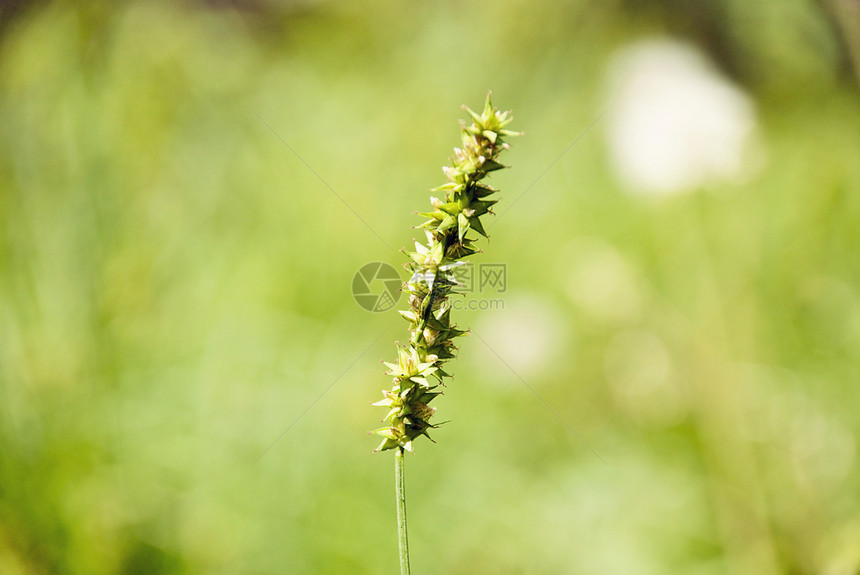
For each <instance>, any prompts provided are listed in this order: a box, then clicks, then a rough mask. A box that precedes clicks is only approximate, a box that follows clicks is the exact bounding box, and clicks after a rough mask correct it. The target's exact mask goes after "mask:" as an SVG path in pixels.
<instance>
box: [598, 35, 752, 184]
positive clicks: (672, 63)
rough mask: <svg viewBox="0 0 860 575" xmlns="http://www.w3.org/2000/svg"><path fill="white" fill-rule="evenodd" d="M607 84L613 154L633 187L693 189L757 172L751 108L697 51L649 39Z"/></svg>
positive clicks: (627, 53)
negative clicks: (752, 169) (753, 146)
mask: <svg viewBox="0 0 860 575" xmlns="http://www.w3.org/2000/svg"><path fill="white" fill-rule="evenodd" d="M609 85H610V94H611V98H610V102H609V113H608V118H607V123H606V125H607V137H608V141H609V150H610V155H611V158H612V161H613V162H614V164H615V169H616V171H617V173H618V176H619V177H620V178H621V179H622V180H623V181H624V183H625V184H626V185H627V186H628V187H629V188H630V189H631V190H633V191H638V192H645V193H653V194H671V193H677V192H682V191H688V190H691V189H694V188H696V187H698V186H701V185H703V184H705V183H707V182H709V181H712V180H722V181H737V180H739V179H742V178H743V177H744V176H745V175H747V173H748V172H749V171H750V170H751V168H753V167H754V164H755V163H756V162H753V161H751V157H752V156H751V152H752V151H753V150H752V149H751V144H752V136H753V133H754V129H755V112H754V109H753V104H752V102H751V101H750V99H749V97H748V96H747V95H745V94H744V93H743V92H742V91H741V90H740V89H739V88H738V87H736V86H734V85H733V84H731V83H730V82H729V81H728V80H727V79H726V78H724V77H722V76H721V75H720V74H719V73H718V72H717V71H716V70H715V69H714V68H713V66H712V65H711V64H710V62H709V61H708V60H707V58H706V57H705V56H704V55H703V54H702V53H701V52H699V51H698V50H697V49H696V48H694V47H692V46H690V45H688V44H685V43H681V42H677V41H672V40H651V41H647V42H641V43H637V44H635V45H633V46H630V47H627V48H625V49H622V50H621V52H620V53H618V54H617V55H616V56H615V57H614V58H613V60H612V63H611V65H610V68H609Z"/></svg>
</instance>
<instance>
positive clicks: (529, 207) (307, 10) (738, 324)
mask: <svg viewBox="0 0 860 575" xmlns="http://www.w3.org/2000/svg"><path fill="white" fill-rule="evenodd" d="M838 4H839V2H838V0H837V1H835V2H826V1H824V2H819V3H816V2H807V1H805V0H786V2H767V3H745V2H741V1H740V0H732V1H729V2H725V3H705V2H688V3H683V2H677V1H674V2H666V3H647V2H636V1H632V0H625V1H614V2H607V3H598V2H586V1H584V0H583V1H571V2H563V3H545V4H540V3H534V2H526V1H524V0H506V1H503V2H497V3H489V4H488V3H468V4H455V3H452V2H438V3H432V2H424V3H415V2H411V3H407V2H401V1H396V0H391V1H384V2H377V3H374V2H369V3H361V4H359V3H350V2H310V1H293V2H286V3H275V2H266V1H263V0H258V1H256V2H208V3H207V2H200V1H198V2H193V1H191V0H186V1H182V2H155V1H128V2H115V3H102V2H71V1H66V2H63V1H54V2H33V3H27V2H18V3H8V5H7V6H4V7H3V8H2V9H0V10H2V11H0V16H2V18H3V19H2V20H0V232H2V233H0V573H2V574H3V575H19V574H55V573H56V574H81V575H102V574H113V573H121V574H147V575H158V574H174V573H175V574H180V573H189V574H190V573H212V574H225V575H226V574H244V573H247V574H270V573H271V574H274V573H290V574H305V573H307V574H319V573H338V574H340V573H350V574H359V573H394V572H396V571H397V552H396V543H397V542H396V532H395V517H394V511H395V509H394V489H393V488H394V479H393V461H392V459H393V458H392V457H391V454H390V453H384V454H371V450H372V449H373V447H374V446H375V445H376V443H377V441H376V440H375V438H373V437H368V436H367V435H366V432H367V430H370V429H373V428H375V427H377V426H378V418H379V417H380V413H379V410H378V409H377V408H373V407H371V406H370V402H372V401H377V400H378V399H380V397H381V396H380V390H381V389H382V388H383V387H386V386H387V384H388V383H389V382H388V380H387V378H386V377H385V376H384V375H383V373H382V372H383V371H384V367H383V366H381V365H380V364H379V363H378V360H380V359H386V360H390V359H391V358H392V357H393V354H394V341H395V340H398V339H404V338H406V337H407V335H406V332H405V327H406V326H405V323H404V322H403V320H402V319H400V318H399V316H397V314H396V313H395V312H394V311H390V312H386V313H376V314H374V313H369V312H367V311H365V310H364V309H361V308H360V307H359V306H358V305H356V303H355V301H353V298H352V295H351V293H350V286H351V282H352V278H353V274H354V273H355V271H356V270H357V269H358V268H359V267H361V266H362V265H363V264H365V263H367V262H373V261H385V262H389V263H391V264H393V265H396V266H398V268H399V266H400V264H401V263H402V262H403V261H404V256H403V255H402V254H400V253H399V252H398V250H399V249H401V248H403V247H407V246H408V245H409V243H410V241H411V239H412V238H413V237H416V235H417V233H416V231H415V230H412V229H410V226H414V225H417V224H418V223H420V221H421V220H420V219H419V218H418V217H417V216H415V215H414V214H413V212H414V211H416V210H425V209H427V208H428V207H429V201H428V200H429V195H430V194H429V191H428V190H429V188H431V187H433V186H436V185H439V184H441V183H443V182H444V177H443V175H442V173H441V171H440V170H439V168H440V166H441V165H443V164H444V163H445V160H446V158H447V157H448V156H450V154H451V148H452V147H453V146H455V145H457V143H458V127H457V118H460V117H463V114H464V113H463V112H462V110H460V109H459V107H460V105H461V104H468V105H470V106H472V107H478V106H480V105H481V104H482V102H483V99H484V96H485V94H486V91H487V90H488V89H492V90H493V93H494V100H495V103H496V104H497V105H499V106H500V107H501V108H502V109H512V110H513V112H514V117H515V123H514V124H513V126H512V128H514V129H520V130H524V131H525V132H526V136H525V137H523V138H518V139H516V140H513V141H512V146H513V148H512V150H511V151H510V152H509V153H507V154H506V156H505V157H504V158H503V161H505V163H507V164H509V165H511V166H512V169H511V170H506V171H503V172H500V173H499V174H497V175H494V176H493V178H492V180H493V182H492V183H493V184H494V185H495V186H496V187H498V188H500V189H501V190H502V193H501V194H500V196H501V199H502V202H501V203H500V204H499V205H498V207H497V209H496V212H497V214H499V215H497V216H496V220H495V222H494V223H493V225H492V227H491V228H490V230H489V231H490V235H491V240H490V241H489V242H484V243H483V247H484V249H485V252H486V253H485V254H482V255H481V256H479V257H478V259H477V260H476V261H483V262H501V263H505V264H506V265H507V279H508V289H507V291H506V293H505V294H504V309H492V310H472V311H463V312H461V313H460V315H459V316H457V317H458V318H459V320H458V323H459V325H460V326H463V327H470V328H472V330H473V336H472V337H468V338H463V339H462V340H461V344H460V346H461V351H460V358H459V359H457V360H456V361H455V362H453V363H452V364H451V367H452V368H453V369H452V371H453V373H454V374H455V379H454V381H453V383H452V384H450V385H449V386H448V389H447V391H446V393H445V395H444V396H443V397H441V398H439V399H438V400H437V403H436V405H437V407H438V408H439V413H438V414H437V416H436V419H437V421H438V422H441V421H448V423H446V424H445V425H443V426H441V427H440V428H439V429H438V430H436V431H435V433H434V434H433V436H434V439H435V440H436V441H438V443H437V444H435V445H434V444H431V443H430V442H428V441H424V442H423V443H420V444H419V445H417V446H416V455H414V456H408V457H407V461H406V474H407V490H408V509H409V522H410V523H409V530H410V539H411V544H412V545H411V546H412V562H413V570H414V572H415V573H418V574H423V573H427V574H429V573H468V574H483V573H487V574H490V573H492V574H497V573H521V574H556V573H558V574H567V573H573V574H578V573H583V574H585V573H600V574H603V575H608V574H625V575H635V574H643V575H649V574H659V573H691V574H697V575H710V574H722V573H733V574H735V573H736V574H756V575H769V574H776V573H796V574H804V573H810V574H812V573H826V574H829V575H843V574H844V575H849V574H856V573H860V491H858V489H857V487H858V483H859V482H860V472H858V465H860V463H858V432H860V410H858V406H860V389H858V385H857V384H858V382H860V257H858V251H860V162H858V158H860V96H858V90H857V82H858V77H857V76H856V74H855V73H854V72H853V70H856V69H857V68H856V67H852V66H856V63H857V62H858V54H857V53H856V52H853V51H852V49H851V43H850V41H849V40H850V38H851V36H850V34H849V33H848V32H847V30H848V29H849V26H848V25H846V24H845V22H844V20H842V21H840V16H839V14H840V13H839V11H838V10H836V9H832V8H833V6H836V5H838ZM715 5H719V6H720V8H716V7H715ZM649 37H661V38H679V39H682V40H684V41H686V42H688V43H690V44H692V45H694V46H697V47H698V48H699V49H700V50H701V51H702V52H703V53H705V54H707V55H708V58H710V59H711V60H712V61H713V62H714V63H715V64H714V65H715V67H717V68H718V69H720V70H721V73H722V74H724V75H725V76H726V77H728V78H730V80H731V82H733V83H734V84H735V85H737V86H739V87H740V89H742V90H743V91H744V92H745V93H746V95H747V97H748V98H750V100H751V101H752V102H754V105H755V110H756V122H757V124H756V126H757V128H756V129H757V133H758V136H757V138H758V150H759V151H758V152H757V154H758V156H759V160H757V163H758V168H757V169H756V170H755V171H754V173H752V174H751V175H750V176H749V177H747V178H746V179H744V180H743V181H732V182H722V183H710V184H703V185H700V186H697V187H696V189H693V190H689V191H686V192H683V193H676V194H667V195H662V196H655V195H649V194H641V193H630V192H629V191H628V190H626V189H625V186H624V185H622V184H621V183H620V180H619V178H618V177H616V170H615V168H614V167H613V164H612V162H611V161H610V159H609V152H608V144H607V142H608V140H607V133H606V130H605V129H604V124H605V122H604V120H603V119H601V118H602V117H601V114H602V113H603V112H605V111H606V106H607V102H608V101H610V100H611V94H610V93H609V92H610V90H609V89H608V88H607V74H608V71H607V70H608V69H609V68H610V62H611V61H612V57H613V56H612V55H613V54H615V53H616V51H617V50H619V49H621V48H623V47H624V46H627V45H629V44H631V43H633V42H636V41H637V40H639V39H642V38H649ZM701 113H702V114H703V115H707V114H708V110H702V111H701ZM610 114H611V111H610ZM595 121H596V122H595ZM592 123H594V125H593V127H592V128H591V129H589V130H587V128H588V127H589V126H590V125H592ZM580 136H581V138H579V139H578V140H577V138H578V137H580ZM574 141H575V144H573V143H574ZM572 144H573V145H572ZM503 212H504V213H503ZM502 213H503V215H502Z"/></svg>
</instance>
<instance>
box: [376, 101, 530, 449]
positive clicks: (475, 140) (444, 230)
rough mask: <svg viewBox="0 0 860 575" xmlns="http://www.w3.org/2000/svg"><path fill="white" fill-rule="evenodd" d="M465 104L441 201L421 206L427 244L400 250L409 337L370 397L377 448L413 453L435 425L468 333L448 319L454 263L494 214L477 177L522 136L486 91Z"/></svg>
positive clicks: (473, 249)
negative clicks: (480, 101) (479, 103)
mask: <svg viewBox="0 0 860 575" xmlns="http://www.w3.org/2000/svg"><path fill="white" fill-rule="evenodd" d="M465 109H466V111H467V112H468V113H469V116H471V120H472V122H471V123H470V124H467V123H465V122H461V128H462V144H461V146H462V147H459V148H454V156H453V157H452V158H451V161H452V165H451V166H446V167H444V168H442V171H443V172H444V173H445V175H446V176H447V178H448V182H447V183H446V184H444V185H442V186H439V187H438V188H434V189H433V190H432V191H433V192H435V193H438V194H440V195H442V194H444V200H440V199H438V198H436V197H432V198H431V199H430V202H431V205H432V207H433V211H430V212H422V213H420V215H421V216H423V217H424V218H426V221H425V222H424V223H423V224H421V225H420V226H419V227H421V228H423V229H424V232H425V234H426V236H427V243H426V244H422V243H420V242H415V251H413V252H404V253H406V255H407V256H409V258H410V261H409V263H408V264H406V269H407V270H408V271H409V273H410V274H411V276H410V278H409V280H408V281H407V282H406V283H404V284H403V291H404V293H406V294H407V296H408V298H409V299H408V301H409V309H407V310H402V311H400V315H401V316H403V317H404V318H405V319H406V321H408V322H409V332H410V335H411V337H410V339H409V342H408V343H406V344H398V349H397V360H396V361H394V362H392V363H388V362H383V363H385V365H386V366H387V367H388V371H387V372H386V373H387V374H388V375H391V376H392V377H393V385H392V388H391V390H383V392H382V394H383V399H382V400H381V401H378V402H376V403H374V405H378V406H381V407H384V408H386V409H387V410H388V412H387V414H386V415H385V418H384V419H383V423H384V424H385V427H382V428H380V429H377V430H375V431H374V432H373V433H376V434H377V435H380V436H382V437H383V440H382V443H381V444H380V445H379V447H377V448H376V450H375V451H385V450H387V449H394V448H395V447H401V448H403V449H406V450H407V451H410V452H411V451H412V442H413V441H414V440H415V439H417V438H418V437H420V436H422V435H424V436H426V437H427V438H429V437H430V435H429V434H428V432H427V430H428V429H430V428H433V427H436V425H433V424H431V423H430V418H431V417H432V416H433V414H434V412H435V411H436V408H435V407H430V405H429V404H430V402H431V401H433V399H435V398H436V396H438V395H440V393H441V391H440V385H442V384H443V382H444V379H445V378H449V377H450V375H448V374H447V373H446V372H445V371H444V370H443V369H442V366H443V364H444V363H445V362H446V361H448V360H449V359H452V358H453V357H454V356H455V354H456V347H455V346H454V343H453V339H454V338H455V337H457V336H460V335H463V334H464V333H466V332H464V331H461V330H458V329H457V328H456V327H454V326H453V325H452V324H451V318H450V316H451V304H450V302H449V300H448V297H449V296H450V295H452V294H456V293H458V292H457V287H458V283H457V281H456V279H455V277H454V271H453V270H454V268H455V267H456V266H458V265H462V264H463V263H464V262H463V259H464V258H466V257H468V256H470V255H472V254H474V253H476V252H478V251H479V249H478V248H477V247H476V246H475V240H476V239H477V238H476V237H470V236H469V235H468V234H470V233H471V232H474V234H480V235H482V236H484V237H487V232H486V231H485V228H484V225H483V223H482V222H481V217H482V216H484V215H486V214H491V213H492V211H491V207H492V206H493V204H495V203H496V200H488V199H486V198H488V197H489V196H491V195H492V194H494V193H496V190H495V189H493V188H491V187H490V186H488V185H486V184H483V183H481V181H482V180H483V179H484V178H486V177H487V176H488V175H489V174H490V173H491V172H494V171H496V170H499V169H502V168H504V167H505V166H503V165H502V164H500V163H498V162H497V161H496V159H497V157H498V155H499V153H500V152H501V151H503V150H506V149H508V147H509V146H508V144H507V143H506V142H505V141H504V139H505V138H507V137H509V136H515V135H519V133H517V132H511V131H509V130H506V129H505V127H506V126H507V125H508V124H510V123H511V121H512V120H513V118H511V117H510V113H509V112H500V111H499V109H498V108H495V107H494V106H493V104H492V102H491V101H490V94H487V101H486V103H485V104H484V110H483V112H482V113H481V114H477V113H475V112H473V111H472V110H470V109H469V108H465ZM474 234H473V236H474ZM431 441H432V440H431Z"/></svg>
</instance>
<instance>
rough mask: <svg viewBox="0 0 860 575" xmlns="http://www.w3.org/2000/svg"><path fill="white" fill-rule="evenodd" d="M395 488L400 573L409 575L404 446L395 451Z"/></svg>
mask: <svg viewBox="0 0 860 575" xmlns="http://www.w3.org/2000/svg"><path fill="white" fill-rule="evenodd" d="M394 488H395V491H396V493H397V538H398V540H399V542H400V575H409V573H410V571H409V538H408V537H407V535H406V480H405V479H404V476H403V448H402V447H398V448H397V449H396V450H395V452H394Z"/></svg>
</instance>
